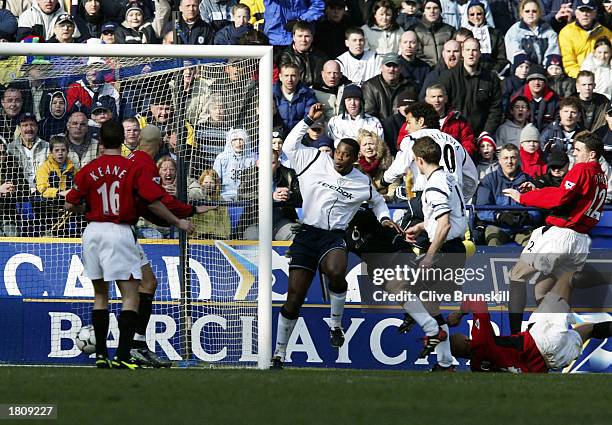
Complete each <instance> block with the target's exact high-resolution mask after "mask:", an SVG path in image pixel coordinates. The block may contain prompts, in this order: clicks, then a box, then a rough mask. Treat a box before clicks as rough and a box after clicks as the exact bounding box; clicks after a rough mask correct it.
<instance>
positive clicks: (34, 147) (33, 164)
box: [7, 112, 49, 193]
mask: <svg viewBox="0 0 612 425" xmlns="http://www.w3.org/2000/svg"><path fill="white" fill-rule="evenodd" d="M18 122H19V136H17V137H16V138H15V140H14V141H13V142H11V143H9V144H8V146H7V151H8V153H9V154H10V155H13V156H14V157H15V158H17V159H18V160H19V162H20V165H21V169H22V170H23V173H24V175H25V178H26V180H27V181H28V185H29V186H30V192H32V193H34V192H36V182H35V177H36V169H37V168H38V167H39V166H40V164H42V163H43V162H45V160H46V159H47V154H48V153H49V144H48V143H47V142H45V141H44V140H42V139H41V138H40V137H38V122H37V121H36V116H35V115H34V114H32V113H30V112H25V113H23V114H21V115H20V116H19V120H18Z"/></svg>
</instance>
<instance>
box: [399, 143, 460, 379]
mask: <svg viewBox="0 0 612 425" xmlns="http://www.w3.org/2000/svg"><path fill="white" fill-rule="evenodd" d="M412 151H413V154H414V163H415V164H416V166H417V168H418V170H419V173H420V175H422V176H423V177H425V186H424V187H423V195H422V197H421V202H422V206H423V215H424V221H423V222H421V223H419V224H416V225H414V226H412V227H410V228H408V229H407V230H406V240H407V241H408V242H414V241H415V240H416V237H417V236H418V235H419V233H421V232H423V231H425V232H426V233H427V237H428V239H429V242H430V243H429V247H428V249H427V253H426V254H425V257H424V258H423V259H422V260H421V261H420V262H419V267H421V268H424V269H428V268H436V269H442V270H449V269H451V270H457V269H460V268H463V267H465V260H466V252H465V247H464V245H463V238H464V234H465V229H466V227H467V218H466V215H465V204H464V202H463V196H462V195H461V191H460V189H459V186H458V184H457V182H456V181H455V178H454V177H453V175H452V174H451V173H449V172H447V171H445V170H444V169H443V168H442V167H441V166H440V165H439V164H440V160H441V157H442V149H441V148H440V145H439V144H438V143H437V142H436V141H435V140H434V139H433V138H431V137H427V136H425V137H421V138H419V139H417V140H416V141H415V142H414V144H413V146H412ZM421 286H422V287H423V289H424V290H426V291H436V292H439V293H448V292H449V291H452V290H454V289H456V287H455V286H454V282H453V281H451V282H441V281H435V280H433V281H432V280H426V281H424V282H421ZM427 304H428V306H427V307H428V308H427V309H425V307H424V306H423V304H422V303H421V301H420V300H419V298H416V299H415V300H410V301H407V302H406V303H405V304H404V310H405V311H406V312H407V313H408V314H410V315H411V316H412V318H413V319H414V320H415V321H416V322H417V323H418V324H419V325H420V326H421V328H422V329H423V330H424V332H425V334H426V337H425V347H424V348H423V351H422V353H421V356H420V357H426V356H427V355H429V354H430V353H431V352H432V351H433V350H434V349H435V350H436V353H437V355H438V363H437V365H436V366H434V368H433V369H432V370H433V371H445V370H451V368H452V360H453V357H452V355H451V350H450V343H449V341H448V338H447V336H448V325H447V324H446V322H445V320H444V319H443V317H442V315H441V314H440V302H439V301H433V302H428V303H427Z"/></svg>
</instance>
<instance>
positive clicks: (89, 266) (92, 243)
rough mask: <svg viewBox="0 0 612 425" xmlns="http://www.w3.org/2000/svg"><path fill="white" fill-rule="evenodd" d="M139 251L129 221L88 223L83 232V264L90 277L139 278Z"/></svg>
mask: <svg viewBox="0 0 612 425" xmlns="http://www.w3.org/2000/svg"><path fill="white" fill-rule="evenodd" d="M140 263H141V259H140V252H139V251H138V244H137V243H136V238H135V236H134V233H133V232H132V227H131V226H130V225H128V224H115V223H98V222H92V223H89V224H88V225H87V227H86V228H85V231H84V232H83V265H84V266H85V275H86V276H87V277H88V278H90V279H92V280H96V279H104V280H105V281H107V282H108V281H111V280H129V279H131V278H134V279H141V278H142V273H141V271H140Z"/></svg>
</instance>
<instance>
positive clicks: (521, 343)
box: [470, 313, 548, 373]
mask: <svg viewBox="0 0 612 425" xmlns="http://www.w3.org/2000/svg"><path fill="white" fill-rule="evenodd" d="M470 350H471V357H470V368H471V369H472V371H474V372H495V371H506V372H524V373H546V372H548V367H547V366H546V362H545V361H544V357H542V354H541V353H540V350H538V347H537V346H536V344H535V342H534V340H533V338H532V337H531V334H530V333H529V332H521V333H519V334H518V335H512V336H506V337H498V336H495V333H494V331H493V327H492V326H491V317H490V315H489V313H474V323H473V325H472V340H471V341H470Z"/></svg>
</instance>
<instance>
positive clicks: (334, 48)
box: [313, 15, 351, 58]
mask: <svg viewBox="0 0 612 425" xmlns="http://www.w3.org/2000/svg"><path fill="white" fill-rule="evenodd" d="M350 26H351V23H350V22H349V18H348V17H347V16H346V15H345V16H344V17H343V18H342V20H341V21H340V22H338V23H336V22H330V21H328V20H327V18H325V17H324V18H323V19H322V20H320V21H319V22H317V25H316V27H315V34H314V43H313V46H314V47H315V48H316V49H319V50H320V51H321V52H323V53H325V54H326V55H327V57H329V58H337V57H338V56H340V55H341V54H342V53H344V52H346V45H345V44H344V32H345V31H346V30H347V29H348V28H349V27H350Z"/></svg>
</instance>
